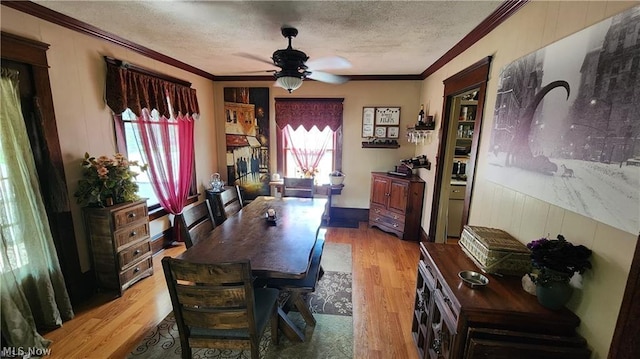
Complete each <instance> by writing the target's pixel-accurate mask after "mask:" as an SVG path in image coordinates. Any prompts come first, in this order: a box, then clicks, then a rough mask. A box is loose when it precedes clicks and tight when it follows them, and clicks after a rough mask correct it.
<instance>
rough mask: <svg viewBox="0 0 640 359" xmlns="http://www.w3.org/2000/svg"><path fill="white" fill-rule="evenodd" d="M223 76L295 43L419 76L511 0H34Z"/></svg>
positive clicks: (373, 70)
mask: <svg viewBox="0 0 640 359" xmlns="http://www.w3.org/2000/svg"><path fill="white" fill-rule="evenodd" d="M34 2H35V3H38V4H40V5H42V6H45V7H47V8H49V9H52V10H54V11H57V12H60V13H62V14H65V15H68V16H71V17H73V18H75V19H78V20H80V21H83V22H85V23H88V24H91V25H93V26H96V27H97V28H99V29H101V30H104V31H107V32H110V33H112V34H114V35H117V36H120V37H122V38H124V39H127V40H129V41H132V42H134V43H136V44H138V45H142V46H145V47H147V48H149V49H152V50H154V51H157V52H159V53H162V54H164V55H167V56H169V57H172V58H174V59H176V60H179V61H181V62H184V63H186V64H188V65H191V66H194V67H196V68H199V69H201V70H204V71H206V72H208V73H210V74H213V75H217V76H229V75H238V74H242V75H250V74H248V73H247V71H256V73H254V74H253V75H264V74H265V73H260V72H259V71H260V70H270V69H273V67H271V66H270V65H269V64H265V63H261V62H259V61H257V60H253V59H248V58H245V57H241V56H238V54H239V53H249V54H252V55H255V56H257V57H259V58H263V59H265V60H266V61H270V57H271V54H272V53H273V51H275V50H276V49H283V48H286V46H287V39H286V38H284V37H282V34H281V33H280V28H281V26H282V25H290V26H293V27H295V28H297V29H298V31H299V34H298V36H297V37H296V38H294V39H293V47H294V48H295V49H298V50H302V51H304V52H305V53H306V54H307V55H308V56H309V57H310V60H313V59H317V58H320V57H325V56H334V55H337V56H342V57H344V58H346V59H348V60H349V61H350V62H351V63H352V65H353V67H352V68H350V69H341V70H333V71H327V72H332V73H335V74H343V75H417V74H420V73H422V72H423V71H424V70H425V69H427V68H428V67H429V66H430V65H431V64H433V63H434V62H435V61H436V60H437V59H438V58H440V57H441V56H442V55H443V54H445V53H446V52H447V51H448V50H449V49H451V48H452V47H453V46H454V45H455V44H456V43H457V42H458V41H460V40H461V39H462V38H463V37H464V36H465V35H467V34H468V33H469V32H470V31H471V30H472V29H473V28H475V27H476V26H477V25H478V24H479V23H480V22H482V21H483V20H484V19H485V18H486V17H487V16H489V15H490V14H491V13H492V12H493V11H494V10H495V9H496V8H497V7H499V6H500V4H502V1H131V0H130V1H60V0H57V1H34Z"/></svg>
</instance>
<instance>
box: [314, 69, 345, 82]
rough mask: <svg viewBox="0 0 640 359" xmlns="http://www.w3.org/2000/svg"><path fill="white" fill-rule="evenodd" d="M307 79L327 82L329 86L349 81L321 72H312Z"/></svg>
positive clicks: (342, 77)
mask: <svg viewBox="0 0 640 359" xmlns="http://www.w3.org/2000/svg"><path fill="white" fill-rule="evenodd" d="M307 78H310V79H313V80H316V81H321V82H327V83H330V84H343V83H345V82H347V81H349V78H348V77H345V76H340V75H334V74H330V73H328V72H322V71H313V72H312V73H311V74H309V75H307Z"/></svg>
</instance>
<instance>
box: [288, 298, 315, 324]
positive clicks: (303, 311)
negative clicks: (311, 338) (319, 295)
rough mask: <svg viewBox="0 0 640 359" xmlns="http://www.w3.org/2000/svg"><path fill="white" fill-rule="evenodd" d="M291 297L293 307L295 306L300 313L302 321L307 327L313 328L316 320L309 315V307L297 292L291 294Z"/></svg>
mask: <svg viewBox="0 0 640 359" xmlns="http://www.w3.org/2000/svg"><path fill="white" fill-rule="evenodd" d="M291 296H292V298H291V299H292V301H293V305H295V306H296V308H297V309H298V312H299V313H300V315H302V318H304V321H305V322H306V323H307V325H311V326H315V325H316V318H314V317H313V313H311V310H309V306H308V305H307V303H306V302H305V301H304V299H303V298H302V295H301V294H300V293H298V292H293V293H292V294H291Z"/></svg>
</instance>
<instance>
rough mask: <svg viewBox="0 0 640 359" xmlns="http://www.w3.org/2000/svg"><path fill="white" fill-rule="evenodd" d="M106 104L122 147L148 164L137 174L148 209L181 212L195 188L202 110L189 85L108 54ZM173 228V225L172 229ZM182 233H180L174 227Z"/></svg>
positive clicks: (132, 157)
mask: <svg viewBox="0 0 640 359" xmlns="http://www.w3.org/2000/svg"><path fill="white" fill-rule="evenodd" d="M105 61H106V62H107V79H106V95H107V104H108V105H109V107H110V108H111V110H112V111H113V112H114V113H115V114H116V115H114V120H115V130H116V139H117V144H118V151H120V152H123V153H126V154H127V157H129V158H130V159H132V160H134V159H135V160H138V161H140V162H141V163H144V164H147V165H148V170H147V171H146V172H142V173H141V174H140V175H139V176H138V178H136V180H137V182H138V185H139V194H140V195H141V196H143V197H146V198H149V200H148V205H149V207H150V209H155V208H157V207H159V206H161V207H162V208H163V209H165V210H166V211H167V212H168V213H171V214H180V213H181V212H182V209H183V208H184V206H185V205H186V204H187V203H188V201H192V200H193V199H188V198H187V197H190V196H191V195H192V194H194V193H195V192H196V185H195V170H194V168H195V166H194V163H195V160H194V146H193V138H194V122H195V119H196V118H197V117H198V113H199V109H198V103H197V98H196V92H195V89H192V88H191V87H190V86H191V84H189V83H186V82H184V81H181V80H179V79H174V78H171V77H168V76H165V75H162V74H157V73H152V72H150V71H148V70H145V69H142V68H139V67H136V66H134V65H131V64H124V63H122V62H121V61H119V60H116V59H111V58H106V57H105ZM174 229H175V228H174ZM176 233H177V234H179V231H178V230H176Z"/></svg>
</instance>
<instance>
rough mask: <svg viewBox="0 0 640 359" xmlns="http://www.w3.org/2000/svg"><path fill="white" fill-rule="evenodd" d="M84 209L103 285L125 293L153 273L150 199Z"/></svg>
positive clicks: (95, 266)
mask: <svg viewBox="0 0 640 359" xmlns="http://www.w3.org/2000/svg"><path fill="white" fill-rule="evenodd" d="M83 211H84V219H85V228H86V231H87V237H88V239H89V243H90V245H91V255H92V260H93V267H94V270H95V273H96V280H97V282H98V287H99V288H102V289H116V290H118V292H119V293H120V295H122V293H123V292H124V290H125V289H127V288H128V287H130V286H131V285H133V284H134V283H135V282H137V281H138V280H140V279H142V278H145V277H148V276H150V275H152V274H153V262H152V258H151V256H152V251H151V243H150V236H149V216H148V212H147V202H146V200H140V201H136V202H130V203H122V204H117V205H114V206H111V207H105V208H91V207H87V208H84V209H83Z"/></svg>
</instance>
